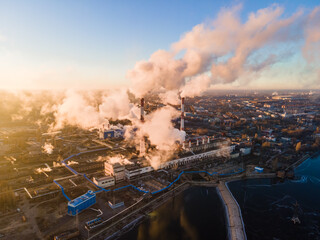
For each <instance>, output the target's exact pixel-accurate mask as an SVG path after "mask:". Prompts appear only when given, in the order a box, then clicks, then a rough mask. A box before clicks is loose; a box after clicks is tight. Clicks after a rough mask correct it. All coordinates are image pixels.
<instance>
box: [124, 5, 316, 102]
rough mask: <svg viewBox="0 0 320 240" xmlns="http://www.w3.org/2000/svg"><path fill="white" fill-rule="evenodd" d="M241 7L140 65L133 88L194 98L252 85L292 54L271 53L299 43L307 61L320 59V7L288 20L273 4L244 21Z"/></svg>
mask: <svg viewBox="0 0 320 240" xmlns="http://www.w3.org/2000/svg"><path fill="white" fill-rule="evenodd" d="M241 8H242V7H241V5H237V6H234V7H233V8H231V9H222V10H221V11H220V13H219V14H218V16H217V18H216V19H214V20H212V21H210V22H208V23H206V24H199V25H197V26H195V27H194V28H193V29H192V30H191V31H190V32H187V33H185V34H184V35H183V36H182V38H181V39H180V40H179V41H178V42H176V43H173V44H172V46H171V50H170V51H165V50H158V51H156V52H155V53H153V54H152V55H151V57H150V59H149V60H148V61H140V62H137V63H136V65H135V67H134V69H132V70H130V71H129V72H128V74H127V76H128V78H130V79H131V80H132V83H133V86H132V88H131V90H132V91H133V92H134V93H135V94H136V95H137V96H143V95H144V94H146V93H147V92H150V91H152V90H153V89H159V88H163V89H166V91H169V92H170V91H177V90H179V91H181V92H182V95H183V96H184V97H194V96H197V95H200V94H201V93H202V92H204V91H205V90H207V89H208V88H209V87H210V85H213V84H216V83H224V84H227V83H233V82H235V81H241V80H242V81H249V80H251V79H253V78H254V77H257V76H258V75H259V74H260V73H261V72H262V71H263V70H265V69H267V68H269V67H271V66H272V65H274V64H276V63H277V62H279V61H281V60H282V59H283V58H286V57H288V56H290V55H291V53H290V51H289V52H287V53H278V52H277V51H270V49H276V48H277V46H280V45H281V44H282V45H283V44H290V43H293V41H297V40H300V39H302V40H303V39H304V40H305V45H304V46H303V47H302V48H303V55H304V56H305V57H306V58H307V59H309V60H311V61H314V60H315V58H316V57H319V44H320V29H319V26H318V24H319V21H320V7H317V8H315V9H314V10H313V11H312V12H311V13H309V14H305V13H304V12H303V11H298V12H296V13H294V14H293V15H292V16H289V17H284V16H283V15H284V14H283V13H284V8H283V7H281V6H279V5H277V4H273V5H271V6H270V7H267V8H264V9H260V10H258V11H257V12H253V13H250V14H249V16H248V18H247V20H246V21H245V22H242V21H241V19H240V10H241ZM302 29H305V30H304V32H303V30H302ZM182 53H184V54H183V55H182V57H180V58H178V56H181V54H182ZM318 60H319V59H318ZM317 63H319V61H317ZM318 70H319V67H318Z"/></svg>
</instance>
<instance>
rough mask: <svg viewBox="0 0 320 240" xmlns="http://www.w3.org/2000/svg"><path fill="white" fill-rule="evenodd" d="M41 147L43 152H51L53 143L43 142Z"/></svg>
mask: <svg viewBox="0 0 320 240" xmlns="http://www.w3.org/2000/svg"><path fill="white" fill-rule="evenodd" d="M42 149H43V151H44V152H45V153H47V154H52V152H53V149H54V147H53V145H52V144H51V143H45V144H44V145H43V146H42Z"/></svg>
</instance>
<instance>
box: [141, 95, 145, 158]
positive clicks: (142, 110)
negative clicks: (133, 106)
mask: <svg viewBox="0 0 320 240" xmlns="http://www.w3.org/2000/svg"><path fill="white" fill-rule="evenodd" d="M140 111H141V112H140V121H141V122H142V123H143V122H144V98H141V104H140ZM145 153H146V143H145V141H144V137H143V136H141V138H140V156H144V155H145Z"/></svg>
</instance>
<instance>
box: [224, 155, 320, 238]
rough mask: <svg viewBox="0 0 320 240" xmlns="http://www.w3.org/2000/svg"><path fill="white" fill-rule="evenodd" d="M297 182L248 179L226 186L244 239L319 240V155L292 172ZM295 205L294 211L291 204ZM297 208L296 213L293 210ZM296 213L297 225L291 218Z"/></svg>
mask: <svg viewBox="0 0 320 240" xmlns="http://www.w3.org/2000/svg"><path fill="white" fill-rule="evenodd" d="M295 173H296V175H297V176H298V179H296V180H285V181H284V182H279V181H276V180H271V179H251V180H242V181H236V182H231V183H229V188H230V190H231V191H232V193H233V194H234V197H235V198H236V199H237V201H238V203H239V205H240V207H241V210H242V216H243V219H244V223H245V228H246V233H247V237H248V239H299V240H300V239H320V228H319V226H320V156H318V157H316V158H313V159H308V160H306V161H305V162H304V163H303V164H301V165H300V166H299V167H298V168H297V169H296V170H295ZM296 202H297V203H298V204H299V208H298V209H297V208H295V207H294V205H293V204H295V203H296ZM295 209H297V210H295ZM295 211H296V212H298V215H299V219H300V220H301V224H294V223H293V222H292V221H291V218H292V216H293V214H294V212H295Z"/></svg>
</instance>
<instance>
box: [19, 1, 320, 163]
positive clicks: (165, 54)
mask: <svg viewBox="0 0 320 240" xmlns="http://www.w3.org/2000/svg"><path fill="white" fill-rule="evenodd" d="M241 8H242V7H241V5H237V6H234V7H232V8H230V9H226V8H223V9H222V10H221V11H220V12H219V14H218V16H217V18H216V19H214V20H212V21H209V22H207V23H202V24H199V25H196V26H195V27H194V28H193V29H192V30H191V31H189V32H187V33H185V34H184V35H183V36H182V37H181V39H180V40H179V41H177V42H175V43H173V44H172V45H171V49H170V50H169V51H166V50H158V51H156V52H154V53H153V54H152V55H151V56H150V58H149V60H148V61H139V62H137V63H136V65H135V67H134V69H132V70H130V71H128V73H127V77H128V78H129V79H130V80H131V83H132V85H131V87H130V92H131V93H133V94H134V95H135V96H136V97H143V96H144V95H145V94H147V93H149V92H154V91H155V90H157V91H158V90H161V91H162V93H161V94H160V98H161V99H162V101H163V102H164V103H170V104H174V105H176V104H178V103H179V95H180V96H181V97H195V96H198V95H201V94H202V93H203V92H204V91H206V90H207V89H208V88H210V87H211V86H213V85H214V84H217V83H223V84H228V83H233V82H236V81H243V82H247V81H251V80H252V79H254V78H256V77H258V76H259V74H260V73H262V72H263V71H264V70H266V69H268V68H270V67H272V66H273V65H275V64H276V63H278V62H279V61H281V60H283V59H284V58H287V57H289V56H291V55H292V53H291V52H290V51H288V52H281V51H276V49H278V47H279V46H283V45H290V44H291V43H296V42H304V43H303V46H301V54H302V55H303V57H304V58H305V59H306V60H307V61H308V63H309V67H310V68H312V70H315V71H316V72H318V74H319V75H318V76H319V77H318V79H320V59H319V56H320V28H319V22H320V7H316V8H314V9H313V10H312V11H311V12H303V11H302V10H301V11H297V12H296V13H294V14H293V15H291V16H289V17H286V16H287V15H286V16H284V8H283V7H281V6H279V5H277V4H274V5H271V6H270V7H267V8H264V9H260V10H258V11H256V12H252V13H250V14H249V15H248V17H247V19H246V21H242V20H241V18H240V12H241ZM285 50H287V49H285ZM26 99H27V101H24V102H25V104H26V106H25V107H24V108H23V111H25V112H31V110H32V109H30V108H28V106H29V105H30V104H28V103H30V101H31V100H30V99H29V97H28V96H27V95H26ZM35 102H36V103H39V102H41V101H38V100H37V101H35ZM56 102H57V101H56ZM40 112H41V114H42V115H44V116H47V115H48V114H49V115H50V114H52V115H53V118H54V122H53V124H52V126H51V129H50V130H51V131H55V130H58V129H60V128H63V127H64V126H65V125H75V126H78V127H81V128H84V129H90V128H92V127H97V126H99V125H101V124H103V123H106V122H108V119H110V118H112V119H130V120H131V121H132V123H133V126H132V127H131V128H134V127H136V128H138V130H139V131H138V132H139V134H140V136H138V137H137V138H135V139H134V140H135V141H136V143H137V142H138V141H139V139H140V138H141V137H142V136H147V137H148V139H149V140H150V142H151V144H152V145H155V146H156V148H155V149H153V150H150V152H148V155H147V156H146V158H147V159H148V160H149V161H150V162H151V164H152V166H153V167H155V168H156V167H157V166H158V165H159V164H160V163H161V161H164V160H166V159H168V158H169V157H170V156H171V155H172V152H173V150H174V148H175V147H174V146H175V142H176V141H180V142H182V141H183V140H184V138H185V132H183V131H179V130H178V129H175V128H174V127H173V124H172V122H171V119H172V118H174V117H178V116H179V113H178V112H177V111H176V110H175V109H174V108H171V107H163V108H160V109H158V110H156V111H154V112H153V113H151V114H148V115H147V116H146V120H145V122H144V123H143V124H142V123H141V122H140V121H139V119H138V117H137V116H139V108H138V107H137V106H135V105H134V104H132V103H131V102H130V100H129V97H128V90H126V89H122V90H120V91H115V92H112V93H109V94H106V93H102V95H101V96H100V97H98V98H97V97H94V96H91V95H90V94H88V93H86V95H85V94H83V93H80V92H76V91H68V92H66V93H65V95H64V96H63V97H59V98H58V103H54V104H45V105H43V106H42V108H41V111H40ZM21 115H23V112H22V113H21V114H18V115H15V116H13V117H14V118H16V119H19V118H20V116H21ZM128 129H129V128H128ZM126 136H128V135H127V134H126ZM44 149H48V147H44ZM49 149H50V148H49ZM52 149H53V148H52ZM45 151H49V152H50V150H45ZM49 152H48V153H49ZM51 152H52V151H51ZM110 161H115V162H121V163H124V162H126V159H123V158H122V157H121V156H118V157H114V158H113V159H110Z"/></svg>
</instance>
